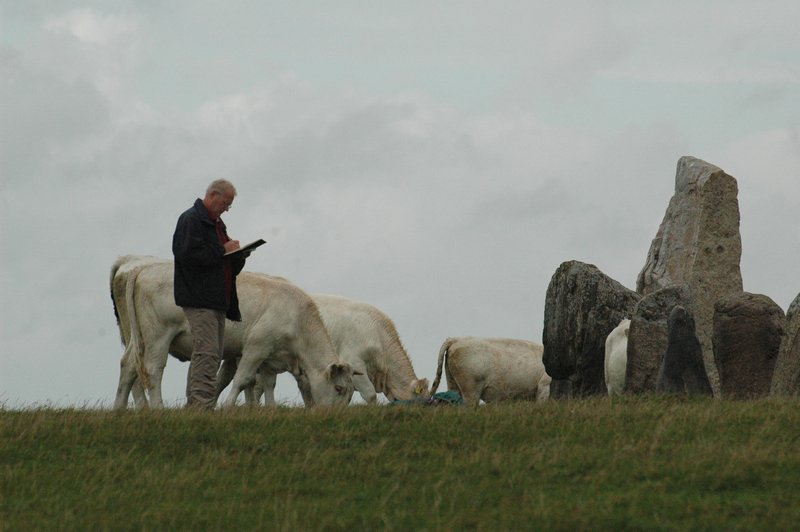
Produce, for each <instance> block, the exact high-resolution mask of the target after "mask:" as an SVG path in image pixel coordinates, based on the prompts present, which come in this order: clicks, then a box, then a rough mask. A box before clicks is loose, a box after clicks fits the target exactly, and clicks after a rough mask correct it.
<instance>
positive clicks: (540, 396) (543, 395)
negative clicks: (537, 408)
mask: <svg viewBox="0 0 800 532" xmlns="http://www.w3.org/2000/svg"><path fill="white" fill-rule="evenodd" d="M551 380H552V379H551V378H550V376H549V375H547V374H546V373H545V374H544V376H543V377H542V378H541V379H539V383H538V384H537V386H536V401H537V402H539V401H546V400H547V399H549V398H550V382H551Z"/></svg>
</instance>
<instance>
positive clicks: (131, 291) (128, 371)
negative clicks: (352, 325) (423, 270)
mask: <svg viewBox="0 0 800 532" xmlns="http://www.w3.org/2000/svg"><path fill="white" fill-rule="evenodd" d="M172 286H173V263H172V262H171V261H161V260H158V259H155V258H153V257H139V256H126V257H120V259H118V260H117V262H116V263H115V264H114V266H113V267H112V276H111V292H112V299H113V301H114V307H115V309H116V311H117V316H118V322H119V327H120V335H121V336H122V340H123V342H124V343H125V353H124V354H123V356H122V360H121V369H120V380H119V386H118V388H117V396H116V400H115V407H116V408H125V407H126V406H127V403H128V396H129V394H130V392H131V388H132V386H133V384H134V382H135V381H136V379H137V377H138V378H139V379H140V380H141V381H142V384H144V386H145V388H146V389H147V392H148V394H149V398H150V402H151V404H152V406H154V407H162V406H163V400H162V394H161V379H162V376H163V371H164V367H165V366H166V363H167V358H168V353H171V354H172V355H173V356H175V357H177V358H179V359H181V360H188V359H189V358H190V357H191V352H192V346H191V338H190V333H189V324H188V322H187V321H186V318H185V316H184V314H183V311H182V310H181V308H180V307H178V306H176V305H175V302H174V299H173V288H172ZM236 286H237V292H238V293H239V307H240V310H241V312H242V321H241V322H230V321H229V322H227V324H226V327H225V353H224V355H223V356H224V357H226V358H234V357H239V356H241V363H240V364H239V367H238V368H237V371H236V374H235V375H234V377H233V382H232V386H231V390H230V393H229V395H228V396H227V398H226V400H225V402H224V405H225V406H232V405H234V404H235V402H236V397H237V396H238V395H239V393H240V392H241V391H242V389H243V388H245V387H246V386H249V385H251V384H252V383H253V382H254V380H255V374H256V369H257V368H258V367H259V366H260V365H262V364H265V365H266V367H269V368H271V370H273V371H276V372H282V371H289V372H290V373H292V375H294V376H295V377H296V378H297V377H299V376H300V375H303V376H304V378H305V379H307V382H308V387H309V393H310V395H311V399H312V400H313V402H314V403H315V404H319V405H337V404H341V405H346V404H348V403H349V402H350V398H351V397H352V395H353V381H352V377H353V369H352V368H351V367H350V365H349V364H347V363H344V362H342V361H341V360H340V359H339V357H338V356H337V355H336V350H335V349H334V347H333V344H332V343H331V340H330V337H329V336H328V332H327V330H326V329H325V326H324V324H323V322H322V318H321V317H320V315H319V311H318V310H317V307H316V305H315V304H314V302H313V301H312V300H311V298H310V297H309V296H308V295H307V294H306V293H305V292H303V291H302V290H300V289H299V288H298V287H297V286H295V285H293V284H291V283H289V282H287V281H285V280H281V279H278V278H273V277H269V276H266V275H259V274H248V273H247V272H242V273H241V274H239V276H238V277H237V283H236Z"/></svg>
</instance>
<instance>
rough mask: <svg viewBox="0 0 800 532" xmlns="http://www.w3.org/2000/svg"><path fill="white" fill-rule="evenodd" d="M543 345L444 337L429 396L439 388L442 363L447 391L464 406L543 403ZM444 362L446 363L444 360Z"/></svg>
mask: <svg viewBox="0 0 800 532" xmlns="http://www.w3.org/2000/svg"><path fill="white" fill-rule="evenodd" d="M543 352H544V346H542V345H541V344H537V343H534V342H528V341H526V340H514V339H511V338H476V337H473V336H466V337H462V338H448V339H447V340H446V341H445V342H444V343H443V344H442V347H441V349H440V350H439V361H438V365H437V367H436V378H435V379H434V381H433V386H431V395H433V394H434V393H435V392H436V389H437V388H438V387H439V381H440V380H441V377H442V363H443V362H444V366H445V374H446V375H447V389H448V390H456V391H458V392H459V393H460V394H461V396H462V397H463V398H464V402H465V403H466V404H468V405H477V404H478V403H479V402H480V401H481V399H482V400H483V401H484V402H486V403H490V402H493V401H503V400H509V399H527V400H532V399H536V400H539V401H542V400H545V399H547V398H548V397H549V396H550V380H551V379H550V376H549V375H548V374H547V372H546V371H545V369H544V363H543V362H542V353H543ZM445 359H446V360H445Z"/></svg>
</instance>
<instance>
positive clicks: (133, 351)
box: [125, 266, 150, 389]
mask: <svg viewBox="0 0 800 532" xmlns="http://www.w3.org/2000/svg"><path fill="white" fill-rule="evenodd" d="M143 269H144V266H138V267H136V268H134V269H133V271H131V273H130V275H129V276H128V282H127V284H126V285H125V304H126V305H127V308H128V321H129V322H130V327H131V338H130V343H129V344H128V350H129V352H130V355H131V356H133V360H134V363H135V364H136V374H137V375H138V377H139V381H140V382H141V383H142V386H144V387H145V389H149V388H150V378H149V376H148V375H147V371H146V370H145V367H144V342H143V341H142V331H141V329H140V328H139V319H138V317H137V316H136V301H135V298H134V296H135V295H136V279H137V278H138V277H139V274H140V273H141V271H142V270H143Z"/></svg>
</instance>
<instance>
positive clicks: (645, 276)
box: [631, 157, 743, 393]
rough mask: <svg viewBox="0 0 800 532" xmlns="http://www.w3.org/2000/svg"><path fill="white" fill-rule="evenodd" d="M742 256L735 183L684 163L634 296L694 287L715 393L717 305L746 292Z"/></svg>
mask: <svg viewBox="0 0 800 532" xmlns="http://www.w3.org/2000/svg"><path fill="white" fill-rule="evenodd" d="M741 254H742V241H741V236H740V233H739V202H738V185H737V183H736V179H734V178H733V177H731V176H729V175H728V174H726V173H725V172H724V171H722V170H721V169H720V168H718V167H716V166H714V165H711V164H709V163H707V162H705V161H702V160H700V159H696V158H694V157H681V159H680V160H679V161H678V167H677V171H676V175H675V194H674V195H673V196H672V199H670V202H669V206H668V207H667V212H666V214H665V215H664V219H663V221H662V222H661V225H660V226H659V228H658V232H657V233H656V236H655V238H654V239H653V241H652V243H651V245H650V250H649V251H648V254H647V260H646V262H645V265H644V267H643V268H642V270H641V272H640V273H639V276H638V279H637V281H636V291H637V292H638V293H640V294H642V295H644V296H646V295H648V294H652V293H653V292H656V291H658V290H661V289H663V288H666V287H669V286H671V285H677V284H688V285H689V286H690V287H691V290H692V294H693V297H694V305H693V306H694V308H693V315H694V319H695V324H696V332H697V339H698V340H699V341H700V346H701V348H702V352H703V362H704V364H705V367H706V373H707V374H708V377H709V382H710V383H711V387H712V389H713V390H714V392H715V393H718V392H719V389H720V385H719V375H718V374H717V368H716V367H715V365H714V350H713V343H712V335H713V326H714V325H713V322H714V305H715V304H716V302H717V301H719V300H720V299H722V298H723V297H725V296H727V295H729V294H737V293H741V292H742V289H743V288H742V274H741V270H740V268H739V263H740V259H741ZM631 331H633V324H631Z"/></svg>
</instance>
